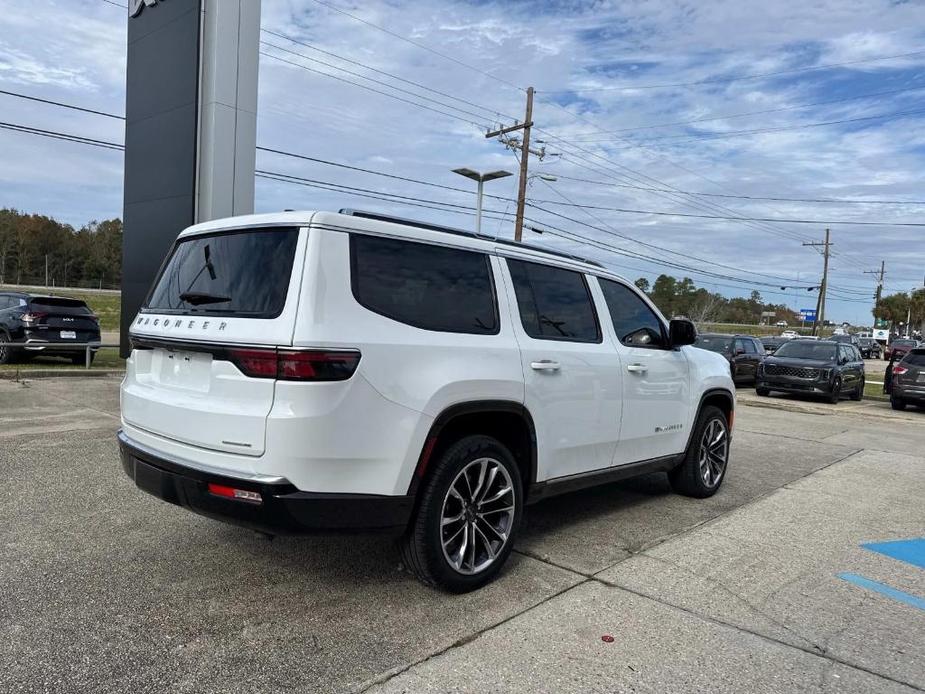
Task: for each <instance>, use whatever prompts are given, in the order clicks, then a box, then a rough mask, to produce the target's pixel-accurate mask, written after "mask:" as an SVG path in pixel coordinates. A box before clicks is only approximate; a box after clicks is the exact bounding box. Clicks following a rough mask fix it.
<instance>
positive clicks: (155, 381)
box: [122, 227, 307, 456]
mask: <svg viewBox="0 0 925 694" xmlns="http://www.w3.org/2000/svg"><path fill="white" fill-rule="evenodd" d="M306 236H307V231H304V230H300V229H298V228H294V227H270V228H249V229H232V230H225V231H221V232H216V233H209V234H200V235H194V236H187V237H181V238H180V239H179V241H178V243H177V244H176V245H175V247H174V249H173V251H172V252H171V255H170V256H169V259H168V261H167V263H166V264H165V265H164V268H163V270H162V272H161V275H160V277H159V279H158V280H157V282H156V283H155V285H154V288H153V290H152V291H151V294H150V296H149V298H148V301H147V302H146V303H145V306H144V307H143V308H142V310H141V312H140V313H139V315H138V316H137V317H136V318H135V320H134V322H133V324H132V327H131V331H130V333H131V338H132V341H133V346H134V347H135V349H133V351H132V357H131V359H130V360H129V363H128V365H127V371H126V378H125V382H124V384H123V388H122V416H123V418H124V420H125V421H126V423H128V424H130V425H132V426H135V427H138V428H140V429H143V430H145V431H148V432H151V433H154V434H158V435H161V436H164V437H167V438H170V439H173V440H176V441H180V442H183V443H187V444H192V445H195V446H200V447H202V448H207V449H212V450H219V451H225V452H230V453H239V454H242V455H250V456H259V455H260V454H262V453H263V451H264V449H265V436H266V418H267V415H268V414H269V412H270V409H271V407H272V405H273V398H274V391H275V384H276V381H275V379H274V378H273V375H274V374H275V371H274V372H273V374H270V377H255V376H254V375H253V374H256V373H258V372H259V371H260V369H261V368H262V366H263V365H264V364H266V363H268V361H267V354H270V355H273V349H275V348H276V347H285V346H288V345H291V344H292V333H293V326H294V323H295V316H296V312H297V310H298V292H299V288H300V278H301V272H302V267H303V262H304V254H305V237H306ZM267 349H269V352H268V351H267ZM261 350H262V351H261ZM273 362H274V363H273V368H274V369H275V368H276V365H275V358H274V360H273ZM245 371H248V372H250V373H251V374H252V375H250V376H248V375H245Z"/></svg>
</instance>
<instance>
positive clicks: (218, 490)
mask: <svg viewBox="0 0 925 694" xmlns="http://www.w3.org/2000/svg"><path fill="white" fill-rule="evenodd" d="M209 494H214V495H215V496H223V497H225V498H226V499H237V500H238V501H251V502H256V503H258V504H260V503H263V498H262V497H261V496H260V493H259V492H252V491H250V490H247V489H235V488H234V487H226V486H225V485H222V484H209Z"/></svg>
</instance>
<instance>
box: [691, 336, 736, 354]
mask: <svg viewBox="0 0 925 694" xmlns="http://www.w3.org/2000/svg"><path fill="white" fill-rule="evenodd" d="M732 343H733V339H732V338H731V337H729V336H728V335H698V336H697V341H696V342H694V346H696V347H700V349H706V350H709V351H711V352H716V353H717V354H732Z"/></svg>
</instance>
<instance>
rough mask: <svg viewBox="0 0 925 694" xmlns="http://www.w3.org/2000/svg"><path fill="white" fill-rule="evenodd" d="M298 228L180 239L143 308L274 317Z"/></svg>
mask: <svg viewBox="0 0 925 694" xmlns="http://www.w3.org/2000/svg"><path fill="white" fill-rule="evenodd" d="M298 238H299V232H298V230H297V229H248V230H245V231H230V232H223V233H220V234H209V235H207V236H193V237H190V238H187V239H181V240H180V241H179V242H178V243H177V245H176V246H175V247H174V250H173V254H172V255H171V256H170V260H169V261H168V262H167V264H166V265H165V266H164V271H163V273H162V274H161V276H160V278H159V279H158V281H157V283H156V284H155V285H154V289H153V290H152V291H151V296H150V298H149V300H148V303H147V306H146V307H145V308H146V309H147V310H149V311H159V312H162V313H209V314H216V315H226V316H232V315H245V316H247V317H249V318H275V317H276V316H278V315H279V314H280V313H281V312H282V310H283V306H284V305H285V303H286V293H287V292H288V291H289V276H290V275H291V274H292V261H293V258H294V257H295V247H296V242H297V241H298Z"/></svg>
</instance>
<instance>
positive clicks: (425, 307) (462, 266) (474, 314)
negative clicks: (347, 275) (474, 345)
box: [350, 234, 499, 335]
mask: <svg viewBox="0 0 925 694" xmlns="http://www.w3.org/2000/svg"><path fill="white" fill-rule="evenodd" d="M350 272H351V284H352V286H353V295H354V297H356V300H357V301H358V302H359V303H360V304H361V305H362V306H364V307H366V308H368V309H369V310H370V311H374V312H376V313H379V314H381V315H383V316H386V317H388V318H391V319H393V320H396V321H398V322H400V323H405V324H407V325H411V326H414V327H416V328H422V329H424V330H439V331H442V332H450V333H472V334H475V335H489V334H496V333H497V332H498V331H499V321H498V302H497V300H496V298H495V291H494V280H493V278H492V273H491V265H490V263H489V259H488V256H487V255H485V254H484V253H476V252H473V251H463V250H458V249H455V248H446V247H443V246H432V245H430V244H426V243H416V242H413V241H400V240H396V239H386V238H381V237H377V236H365V235H362V234H351V235H350Z"/></svg>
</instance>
